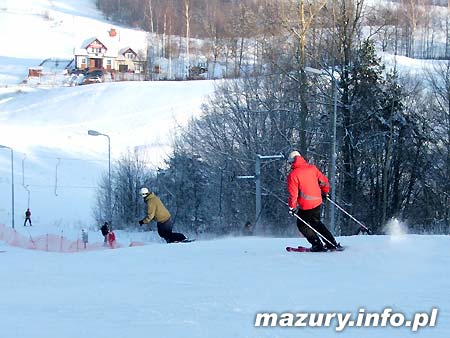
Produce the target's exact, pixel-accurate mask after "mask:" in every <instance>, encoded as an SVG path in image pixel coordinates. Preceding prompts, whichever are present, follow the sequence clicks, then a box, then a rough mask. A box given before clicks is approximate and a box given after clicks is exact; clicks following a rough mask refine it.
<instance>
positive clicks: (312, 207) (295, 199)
mask: <svg viewBox="0 0 450 338" xmlns="http://www.w3.org/2000/svg"><path fill="white" fill-rule="evenodd" d="M288 162H289V163H291V168H292V170H291V172H290V173H289V175H288V177H287V188H288V192H289V200H288V205H289V213H290V214H291V215H294V214H297V215H298V216H299V217H300V218H301V219H303V220H304V221H305V222H306V223H308V224H309V225H310V226H311V227H313V228H314V229H315V230H316V231H317V232H319V233H320V234H321V235H322V236H324V237H325V238H326V239H327V240H328V241H330V242H331V243H332V244H333V245H334V247H335V248H339V247H340V245H339V244H338V243H336V239H335V238H334V237H333V235H332V234H331V232H330V231H329V230H328V229H327V228H326V227H325V225H324V224H323V223H322V222H321V220H320V207H321V205H322V195H323V196H327V195H328V193H329V192H330V184H329V183H328V179H327V178H326V177H325V175H324V174H322V172H321V171H320V170H319V169H317V167H316V166H315V165H312V164H309V163H308V162H306V160H305V159H304V158H303V157H302V156H301V155H300V153H299V152H298V151H293V152H291V153H290V154H289V158H288ZM297 206H298V207H297ZM297 228H298V230H299V231H300V232H301V233H302V234H303V236H305V238H306V240H307V241H308V242H309V243H311V245H312V247H311V251H325V250H326V249H327V248H326V247H324V245H323V243H322V241H321V239H320V237H319V236H318V235H317V233H316V232H315V231H314V230H312V229H311V228H310V227H308V226H307V225H306V224H304V223H303V222H302V221H301V220H299V219H297ZM326 244H328V243H327V242H326ZM326 244H325V245H326ZM328 246H329V247H330V246H331V245H330V244H328Z"/></svg>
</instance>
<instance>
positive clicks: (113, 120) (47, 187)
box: [0, 0, 214, 229]
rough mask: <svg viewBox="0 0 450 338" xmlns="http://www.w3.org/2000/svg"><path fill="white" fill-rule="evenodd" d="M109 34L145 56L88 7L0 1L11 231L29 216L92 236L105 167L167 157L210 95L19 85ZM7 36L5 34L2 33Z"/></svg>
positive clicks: (189, 86) (0, 105)
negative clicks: (128, 155) (127, 155)
mask: <svg viewBox="0 0 450 338" xmlns="http://www.w3.org/2000/svg"><path fill="white" fill-rule="evenodd" d="M112 27H114V28H116V29H117V30H118V32H119V34H120V39H121V42H123V43H124V44H127V45H130V46H135V45H138V46H146V34H145V32H142V31H138V30H133V29H129V28H126V27H119V26H117V25H114V24H113V23H111V22H107V21H105V20H104V19H103V18H102V15H101V13H100V12H99V11H98V10H97V9H96V8H95V5H94V1H93V0H80V1H75V0H60V1H49V0H21V1H12V0H0V46H2V47H1V49H0V145H4V146H8V147H11V148H13V149H14V174H15V175H14V181H15V215H14V216H15V217H14V219H15V223H16V224H17V225H21V223H22V222H23V213H24V210H25V209H26V208H27V206H28V191H29V192H30V205H29V206H30V207H31V210H32V214H33V216H32V218H33V221H34V222H35V225H40V226H47V225H54V226H56V227H58V226H60V225H66V226H68V227H77V228H78V229H79V228H81V227H89V226H93V225H94V224H93V219H92V217H91V214H92V205H93V203H94V195H95V188H96V186H97V183H98V181H99V178H100V176H101V175H102V174H103V173H105V171H106V170H107V168H108V142H107V139H106V138H105V137H91V136H88V135H87V130H89V129H94V130H98V131H100V132H102V133H104V134H107V135H109V136H110V139H111V157H112V161H114V160H116V159H117V158H119V157H120V155H121V154H123V153H124V152H125V151H128V150H130V151H134V150H135V149H139V150H140V151H141V152H142V151H144V154H143V155H142V156H145V160H146V161H147V162H149V165H151V166H154V167H156V166H158V165H161V163H162V161H163V159H164V158H166V157H167V154H168V153H169V152H170V146H171V141H172V138H173V134H174V131H175V130H176V128H177V127H178V126H179V125H180V124H185V123H186V121H187V120H188V119H189V118H190V117H191V116H193V115H198V114H199V113H200V106H201V104H202V103H204V102H205V100H206V98H207V96H208V95H209V94H211V93H212V92H213V90H214V82H213V81H198V82H170V83H164V82H121V83H103V84H96V85H89V86H79V87H61V88H34V87H29V86H26V85H21V84H20V83H21V82H22V80H23V79H24V78H25V76H26V75H27V71H28V67H31V66H36V65H38V64H39V63H40V62H41V61H42V60H43V59H46V58H50V57H55V58H70V57H72V55H73V50H74V48H79V47H80V46H79V44H81V42H82V41H84V40H86V39H87V38H89V37H91V36H101V35H102V34H106V33H107V31H108V30H109V29H110V28H112ZM12 31H13V32H15V33H14V34H10V33H9V32H12ZM10 200H11V163H10V152H9V150H8V149H0V201H1V203H0V222H3V223H5V224H9V225H11V223H12V221H11V218H12V215H11V213H12V208H11V202H10Z"/></svg>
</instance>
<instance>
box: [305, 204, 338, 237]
mask: <svg viewBox="0 0 450 338" xmlns="http://www.w3.org/2000/svg"><path fill="white" fill-rule="evenodd" d="M320 207H321V206H320V205H319V206H317V207H315V208H314V209H309V210H299V211H298V213H297V215H298V216H299V217H300V218H301V219H303V220H304V221H305V222H306V223H308V224H309V225H311V226H312V227H313V228H314V229H316V230H317V232H319V233H320V234H321V235H322V236H323V237H325V238H326V239H327V240H329V241H330V242H331V243H333V244H336V239H335V238H334V237H333V235H332V234H331V232H330V231H329V230H328V229H327V228H326V226H325V225H324V224H323V223H322V222H321V221H320ZM297 228H298V230H299V231H300V232H301V233H302V234H303V236H305V238H306V240H307V241H308V242H309V243H311V244H312V245H317V244H320V242H321V240H320V238H319V236H318V235H317V234H316V233H315V232H314V230H312V229H311V228H310V227H308V226H307V225H306V224H305V223H303V222H302V221H300V220H299V219H297ZM324 242H325V243H326V244H327V242H326V241H324Z"/></svg>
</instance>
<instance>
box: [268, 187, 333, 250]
mask: <svg viewBox="0 0 450 338" xmlns="http://www.w3.org/2000/svg"><path fill="white" fill-rule="evenodd" d="M263 189H264V190H265V191H267V192H268V193H270V194H271V195H272V196H273V197H275V198H276V199H277V200H278V201H280V202H281V203H283V204H284V205H286V206H288V207H289V204H287V203H286V202H285V201H283V200H282V199H281V198H280V197H278V196H277V195H276V194H274V193H273V192H271V191H270V190H267V189H265V188H263ZM293 215H294V216H295V217H297V218H298V219H299V220H300V221H301V222H302V223H303V224H305V225H306V226H307V227H308V228H310V229H311V230H312V231H314V232H315V233H316V234H317V235H319V236H320V237H321V238H322V239H323V240H325V241H327V242H328V243H330V244H331V245H332V246H333V247H334V248H336V245H334V244H333V243H331V242H330V241H329V240H328V239H326V238H325V236H324V235H322V234H321V233H320V232H318V231H317V230H316V229H314V228H313V227H312V226H311V225H310V224H309V223H308V222H306V221H305V220H304V219H303V218H301V217H300V216H299V215H297V214H295V213H294V214H293Z"/></svg>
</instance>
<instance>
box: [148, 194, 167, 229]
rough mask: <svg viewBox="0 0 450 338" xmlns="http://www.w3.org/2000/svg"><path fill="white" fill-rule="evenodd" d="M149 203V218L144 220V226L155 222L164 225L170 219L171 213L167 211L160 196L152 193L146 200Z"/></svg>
mask: <svg viewBox="0 0 450 338" xmlns="http://www.w3.org/2000/svg"><path fill="white" fill-rule="evenodd" d="M144 201H145V203H147V216H145V218H144V219H143V220H142V222H143V223H144V224H147V223H150V222H151V221H153V220H155V221H156V222H158V223H164V222H166V221H167V220H168V219H169V218H170V212H169V210H167V209H166V207H165V206H164V204H163V203H162V202H161V200H160V199H159V197H158V196H156V195H155V194H154V193H150V194H149V195H147V196H146V197H145V198H144Z"/></svg>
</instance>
